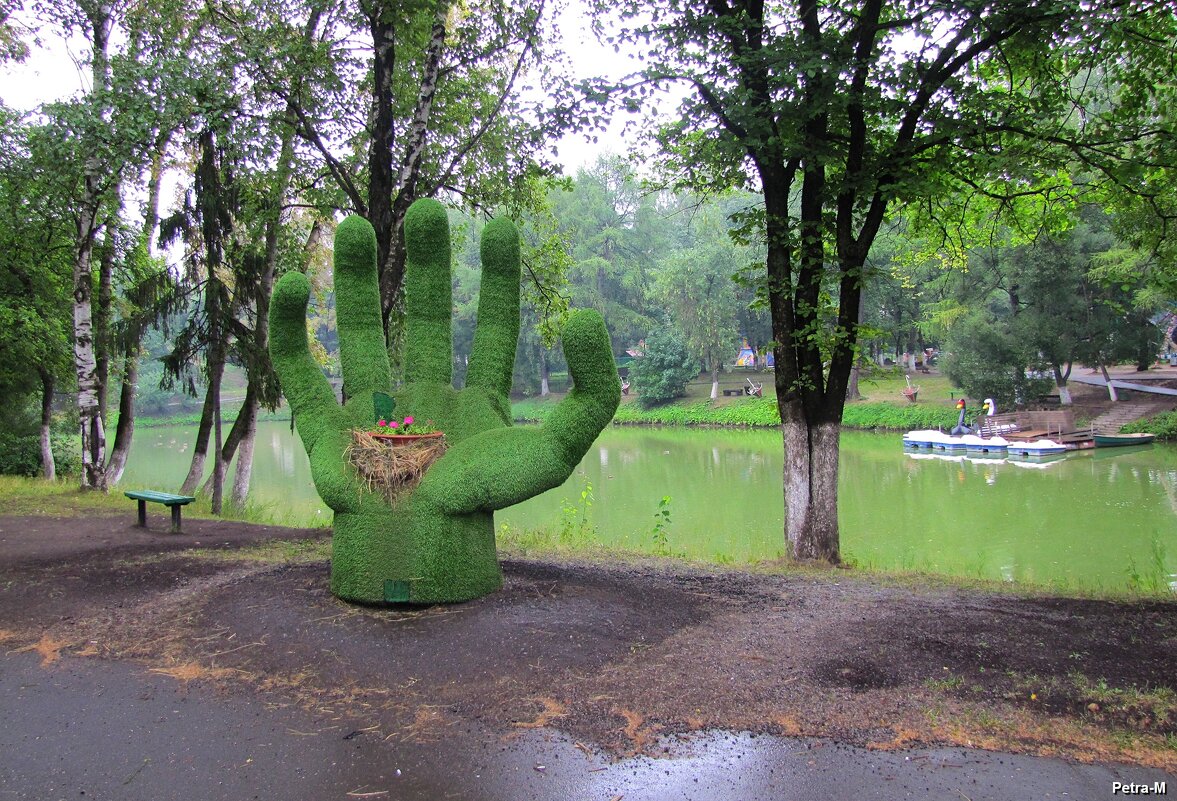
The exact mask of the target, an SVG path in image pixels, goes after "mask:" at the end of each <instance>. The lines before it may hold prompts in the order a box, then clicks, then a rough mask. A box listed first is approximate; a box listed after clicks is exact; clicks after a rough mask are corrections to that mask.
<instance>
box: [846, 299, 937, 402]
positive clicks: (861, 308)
mask: <svg viewBox="0 0 1177 801" xmlns="http://www.w3.org/2000/svg"><path fill="white" fill-rule="evenodd" d="M865 315H866V293H865V292H861V291H860V292H859V295H858V324H859V325H862V318H863V317H864V316H865ZM861 364H862V358H861V355H860V354H855V356H854V365H853V366H852V367H851V368H850V381H849V383H848V384H847V385H846V400H848V401H856V400H862V393H861V392H859V391H858V373H859V370H860V366H861ZM924 366H925V367H926V366H927V363H926V362H925V364H924Z"/></svg>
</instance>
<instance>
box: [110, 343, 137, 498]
mask: <svg viewBox="0 0 1177 801" xmlns="http://www.w3.org/2000/svg"><path fill="white" fill-rule="evenodd" d="M128 351H129V352H128V353H127V354H126V356H124V357H123V386H122V389H121V390H120V392H119V422H118V426H117V427H116V428H115V432H114V446H113V447H112V448H111V449H110V461H109V462H107V464H106V480H107V482H108V483H109V484H112V485H113V484H117V483H119V481H120V480H121V479H122V477H123V471H124V470H126V468H127V457H128V456H130V455H131V439H132V437H133V436H134V434H135V392H136V390H137V389H138V387H139V352H138V347H137V346H136V347H135V348H134V349H133V350H132V349H131V348H128Z"/></svg>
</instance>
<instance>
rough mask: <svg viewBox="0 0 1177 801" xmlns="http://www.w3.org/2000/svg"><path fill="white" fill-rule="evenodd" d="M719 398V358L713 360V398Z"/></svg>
mask: <svg viewBox="0 0 1177 801" xmlns="http://www.w3.org/2000/svg"><path fill="white" fill-rule="evenodd" d="M718 399H719V359H712V360H711V400H718Z"/></svg>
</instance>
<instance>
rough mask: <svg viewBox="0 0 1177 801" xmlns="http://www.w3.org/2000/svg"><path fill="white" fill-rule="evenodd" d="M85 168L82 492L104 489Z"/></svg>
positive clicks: (79, 301) (80, 272) (92, 207)
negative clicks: (83, 490) (92, 313)
mask: <svg viewBox="0 0 1177 801" xmlns="http://www.w3.org/2000/svg"><path fill="white" fill-rule="evenodd" d="M96 170H97V168H96V167H93V168H92V167H91V166H87V168H86V177H85V181H84V184H85V189H84V190H83V198H82V206H81V212H80V214H79V215H78V238H77V254H76V258H75V259H74V367H75V369H76V371H77V375H78V420H79V425H80V428H81V434H82V489H95V490H103V491H105V490H106V471H105V448H106V435H105V434H104V433H103V430H102V413H101V408H100V406H99V396H98V365H97V361H96V359H95V357H94V324H93V317H92V315H91V304H90V300H91V293H92V287H93V279H92V278H91V275H90V258H91V255H92V252H93V248H94V226H95V222H96V211H97V206H98V180H99V177H98V174H97V172H96Z"/></svg>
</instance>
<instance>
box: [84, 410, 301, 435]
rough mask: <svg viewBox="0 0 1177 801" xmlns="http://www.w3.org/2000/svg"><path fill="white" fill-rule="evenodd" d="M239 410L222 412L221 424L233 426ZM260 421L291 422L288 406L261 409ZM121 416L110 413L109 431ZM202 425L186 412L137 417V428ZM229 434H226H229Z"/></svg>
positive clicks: (191, 414)
mask: <svg viewBox="0 0 1177 801" xmlns="http://www.w3.org/2000/svg"><path fill="white" fill-rule="evenodd" d="M239 411H240V410H239V409H228V408H227V409H225V410H224V411H222V412H221V424H222V425H232V424H233V423H234V422H235V421H236V420H237V413H238V412H239ZM257 419H258V420H259V421H273V420H278V421H282V422H290V409H289V408H288V407H286V406H280V407H279V408H278V409H276V410H274V411H270V410H269V409H259V410H258V413H257ZM118 423H119V415H118V411H117V410H115V411H112V412H111V413H110V420H108V421H107V422H106V423H105V425H106V428H107V430H109V431H114V430H115V427H116V426H118ZM195 425H200V412H185V413H184V414H176V415H169V416H167V417H151V416H148V415H135V427H136V428H161V427H163V426H195ZM227 433H228V432H226V434H227Z"/></svg>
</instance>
